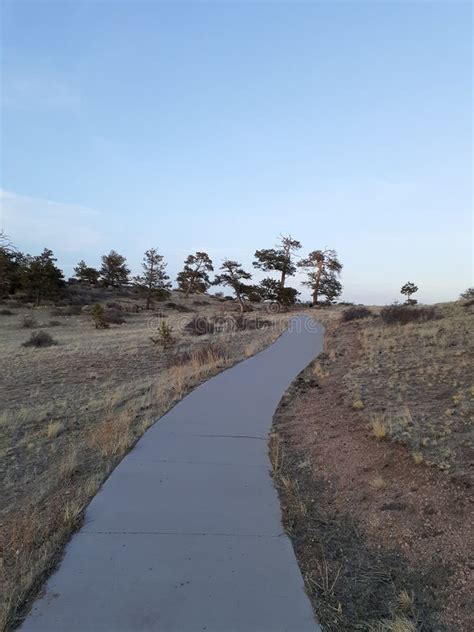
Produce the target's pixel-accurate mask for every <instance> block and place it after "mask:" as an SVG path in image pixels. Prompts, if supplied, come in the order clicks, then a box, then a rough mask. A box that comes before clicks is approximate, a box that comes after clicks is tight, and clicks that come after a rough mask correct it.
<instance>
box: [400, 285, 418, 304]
mask: <svg viewBox="0 0 474 632" xmlns="http://www.w3.org/2000/svg"><path fill="white" fill-rule="evenodd" d="M415 292H418V288H417V287H416V285H415V284H414V283H412V282H411V281H408V283H405V285H403V286H402V289H401V290H400V293H401V294H404V295H405V296H406V297H407V300H406V304H407V305H416V304H417V302H418V301H417V300H416V299H414V298H412V297H411V295H412V294H414V293H415Z"/></svg>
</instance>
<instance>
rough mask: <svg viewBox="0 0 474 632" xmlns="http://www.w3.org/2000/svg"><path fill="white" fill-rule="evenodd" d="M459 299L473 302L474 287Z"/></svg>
mask: <svg viewBox="0 0 474 632" xmlns="http://www.w3.org/2000/svg"><path fill="white" fill-rule="evenodd" d="M459 298H460V299H461V300H463V301H472V300H473V299H474V287H468V288H467V290H466V291H464V292H463V293H462V294H461V295H460V296H459Z"/></svg>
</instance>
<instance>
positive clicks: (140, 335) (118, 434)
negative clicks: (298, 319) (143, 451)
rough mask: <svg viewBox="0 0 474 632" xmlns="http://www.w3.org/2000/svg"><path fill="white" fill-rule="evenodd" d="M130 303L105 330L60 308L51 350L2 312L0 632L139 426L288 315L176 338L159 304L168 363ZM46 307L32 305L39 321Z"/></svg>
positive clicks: (176, 319) (257, 343)
mask: <svg viewBox="0 0 474 632" xmlns="http://www.w3.org/2000/svg"><path fill="white" fill-rule="evenodd" d="M177 300H179V299H177ZM221 305H222V304H221V303H219V302H217V301H213V300H212V299H210V300H209V305H208V306H203V307H199V313H202V314H203V315H204V316H206V315H213V314H215V313H216V311H219V313H223V311H222V306H221ZM135 308H136V304H134V303H133V301H131V300H129V301H128V302H127V303H126V304H125V303H124V304H123V305H122V310H123V311H126V312H127V314H128V320H127V322H126V324H123V325H121V326H117V327H113V326H112V327H110V328H109V329H105V330H96V329H95V328H94V325H93V322H92V320H91V318H90V316H89V315H88V314H84V313H81V311H80V309H79V310H72V311H71V313H69V311H67V310H62V311H61V315H62V316H63V319H64V320H62V326H61V327H60V328H58V329H57V338H58V342H59V344H58V346H56V347H54V348H53V347H50V348H45V349H41V352H40V353H38V351H37V350H36V349H31V348H24V347H22V346H21V343H22V342H23V341H24V340H25V336H26V335H27V332H26V330H25V329H22V328H20V327H18V322H17V321H15V322H14V319H11V318H10V319H9V318H7V316H4V317H0V354H1V355H2V357H5V358H8V364H9V369H10V370H9V372H8V375H7V374H6V372H3V374H2V377H1V383H0V388H1V390H2V394H3V400H2V410H1V411H0V473H1V475H2V478H3V482H4V486H3V491H2V509H1V510H0V523H1V528H0V547H1V549H2V551H3V552H4V553H3V554H2V564H1V565H0V581H1V584H2V590H0V630H8V629H11V627H12V626H13V623H14V621H15V616H16V612H17V610H18V609H19V608H20V609H21V606H22V604H23V603H24V601H25V599H26V598H27V597H28V595H30V594H31V593H32V592H34V591H35V590H36V589H37V588H38V586H39V584H40V583H41V581H42V579H43V578H44V576H45V574H47V573H48V572H49V571H50V569H51V568H52V567H53V566H54V564H55V563H56V561H57V560H58V557H59V555H60V553H61V550H62V548H63V546H64V544H65V543H66V542H67V540H68V538H69V537H70V534H71V532H72V531H74V530H75V529H76V528H77V527H78V526H79V525H80V522H81V520H82V514H83V510H84V508H85V507H86V506H87V504H88V502H89V501H90V500H91V498H92V497H93V496H94V495H95V493H96V492H97V490H98V489H99V487H100V485H101V484H102V482H103V480H104V479H105V478H106V477H107V475H108V474H109V473H110V471H111V469H113V467H114V466H115V465H116V464H117V463H118V462H119V461H120V459H121V458H122V457H123V455H124V454H125V453H126V452H127V451H128V450H129V449H130V448H131V447H132V446H133V445H134V443H135V442H136V441H137V440H138V438H139V437H140V436H141V435H142V434H143V433H144V432H145V431H146V429H147V428H148V427H149V426H150V425H151V424H152V423H153V422H154V421H155V420H156V419H158V418H159V417H160V416H161V415H163V414H164V413H165V412H166V411H167V410H168V409H169V408H170V407H171V406H172V405H173V404H174V403H175V402H176V401H178V400H179V399H181V398H182V397H183V396H184V395H185V394H186V393H187V392H188V391H189V390H190V389H192V388H194V387H195V386H196V385H197V384H199V383H200V382H202V381H203V380H205V379H207V378H208V377H210V376H212V375H215V374H216V373H217V372H219V371H220V370H222V369H224V368H226V367H228V366H230V365H232V364H233V363H234V362H236V361H239V360H241V359H244V358H245V357H248V356H249V355H252V354H253V353H256V352H258V351H259V350H260V349H262V348H264V347H265V346H267V345H268V344H270V343H271V342H272V341H273V340H274V339H275V338H276V337H277V336H278V335H280V333H281V331H282V329H283V328H284V326H285V323H286V322H287V319H288V315H285V314H282V315H274V316H273V315H272V316H271V318H272V319H273V321H274V323H275V327H273V328H267V329H264V330H251V331H248V330H245V331H237V332H230V333H219V334H216V335H215V336H212V335H205V336H200V337H199V338H196V337H190V336H187V335H185V334H184V333H183V328H184V325H185V324H186V323H187V322H188V321H189V319H190V314H189V313H182V312H180V311H177V310H175V309H174V308H167V307H162V308H161V315H162V317H166V318H167V322H168V323H169V324H170V327H172V328H173V332H175V333H174V335H175V337H176V341H175V344H176V348H177V353H178V354H179V356H180V359H179V361H178V364H173V362H174V361H175V359H176V358H175V355H176V354H175V350H174V349H170V350H166V351H162V350H160V349H158V348H157V347H156V346H155V345H153V344H152V343H151V342H150V340H149V337H150V333H152V332H153V330H154V329H155V328H156V317H155V316H153V314H152V313H149V312H148V313H147V312H142V313H135V312H136V309H135ZM226 309H227V310H229V309H233V306H232V304H230V305H228V304H226ZM73 311H74V313H73ZM49 312H50V310H49V309H47V308H39V309H37V310H34V318H35V320H36V321H37V322H38V323H39V325H40V326H41V324H42V323H43V322H45V321H46V322H47V320H49V318H50V313H49ZM63 312H64V313H63ZM66 312H67V315H66ZM24 313H26V310H24ZM28 314H30V312H29V311H28ZM19 315H20V317H21V316H22V314H21V312H19ZM9 321H10V322H9ZM214 342H216V343H217V344H214Z"/></svg>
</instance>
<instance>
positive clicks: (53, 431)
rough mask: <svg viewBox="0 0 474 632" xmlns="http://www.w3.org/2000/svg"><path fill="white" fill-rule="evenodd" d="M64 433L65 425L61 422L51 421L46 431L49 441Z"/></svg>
mask: <svg viewBox="0 0 474 632" xmlns="http://www.w3.org/2000/svg"><path fill="white" fill-rule="evenodd" d="M63 431H64V425H63V424H62V423H61V422H60V421H50V422H49V423H48V428H47V431H46V436H47V437H48V439H56V437H58V436H59V435H60V434H61V432H63Z"/></svg>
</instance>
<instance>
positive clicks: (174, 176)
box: [0, 0, 473, 304]
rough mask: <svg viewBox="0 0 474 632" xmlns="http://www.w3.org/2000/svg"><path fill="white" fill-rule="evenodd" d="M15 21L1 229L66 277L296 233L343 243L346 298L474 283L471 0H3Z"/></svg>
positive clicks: (216, 255) (5, 49)
mask: <svg viewBox="0 0 474 632" xmlns="http://www.w3.org/2000/svg"><path fill="white" fill-rule="evenodd" d="M1 27H2V49H1V107H2V115H1V142H0V149H1V166H0V174H1V198H0V201H1V215H0V227H1V228H3V230H4V231H5V232H6V233H7V234H8V235H9V237H10V238H11V240H12V241H13V242H14V244H15V245H16V246H17V247H18V248H19V249H20V250H22V251H26V252H29V253H31V254H38V253H39V252H40V251H41V250H42V249H43V248H44V247H45V246H47V247H49V248H51V249H52V250H53V251H54V253H55V255H56V256H57V258H58V263H59V265H60V266H61V267H62V268H63V269H64V271H65V275H66V276H71V275H72V274H73V267H74V265H75V264H77V262H78V261H79V260H80V259H85V260H86V262H87V264H88V265H93V266H98V265H99V263H100V256H101V255H102V254H104V253H106V252H108V251H109V250H110V249H112V248H113V249H115V250H117V251H118V252H120V253H121V254H123V255H125V256H126V257H127V260H128V262H129V265H130V267H131V268H132V270H133V272H135V273H138V272H139V269H140V262H141V259H142V256H143V252H144V251H145V250H146V249H147V248H149V247H152V246H155V247H157V248H158V249H159V251H160V252H161V253H162V254H163V255H164V256H165V259H166V261H167V262H168V272H169V274H170V276H171V277H172V278H174V277H175V276H176V273H177V272H178V271H179V270H180V268H181V267H182V263H183V260H184V258H185V257H186V256H187V255H188V254H189V253H191V252H194V251H196V250H206V251H207V252H208V253H209V254H210V256H211V257H212V259H213V260H214V264H215V266H216V267H218V266H219V265H220V264H221V262H222V260H223V259H224V258H231V259H236V260H238V261H240V262H242V263H243V264H244V266H245V267H246V268H247V269H249V270H250V271H251V270H252V260H253V254H254V252H255V250H256V249H260V248H271V247H273V246H274V244H275V242H276V241H277V239H278V236H279V235H280V234H281V233H283V234H291V235H292V236H293V237H295V238H297V239H299V240H300V241H301V242H302V244H303V249H302V251H301V255H303V256H304V255H305V254H306V253H308V252H309V251H311V250H315V249H320V248H324V247H328V248H334V249H335V250H336V251H337V253H338V255H339V258H340V261H341V263H342V264H343V266H344V267H343V272H342V277H341V281H342V284H343V286H344V292H343V298H344V299H345V300H347V301H354V302H364V303H372V304H382V303H387V302H392V301H394V300H402V299H403V297H402V296H401V295H400V287H401V286H402V285H403V284H404V283H405V282H407V281H414V282H415V283H416V284H417V285H418V287H419V288H420V290H419V292H418V298H419V300H420V301H422V302H427V303H431V302H436V301H444V300H452V299H455V298H457V296H458V295H459V293H460V292H461V291H463V290H465V289H466V288H467V287H468V286H470V285H472V283H473V281H472V270H473V268H472V105H473V104H472V49H471V41H472V5H471V3H462V2H456V1H449V0H446V1H445V2H426V1H423V2H410V1H406V2H403V1H400V2H393V3H392V2H384V1H383V0H380V1H372V2H359V1H357V0H355V1H352V2H345V3H343V2H334V1H327V2H275V3H271V2H244V1H242V2H226V1H221V2H197V1H196V2H188V3H186V2H179V1H175V2H159V1H151V0H148V1H141V0H135V1H133V2H132V1H131V0H130V1H125V0H118V1H114V0H101V1H99V2H93V1H81V0H74V1H69V0H61V1H57V2H49V1H45V0H38V1H33V0H31V1H29V2H25V1H22V0H3V2H2V4H1ZM261 276H262V273H259V272H256V273H255V274H254V278H255V280H258V279H259V278H261ZM302 279H303V277H302V276H301V275H298V276H297V277H296V278H294V279H292V284H293V285H294V286H298V287H299V289H302V288H301V287H300V283H301V281H302ZM307 296H308V291H307V290H304V289H302V298H306V297H307Z"/></svg>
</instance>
